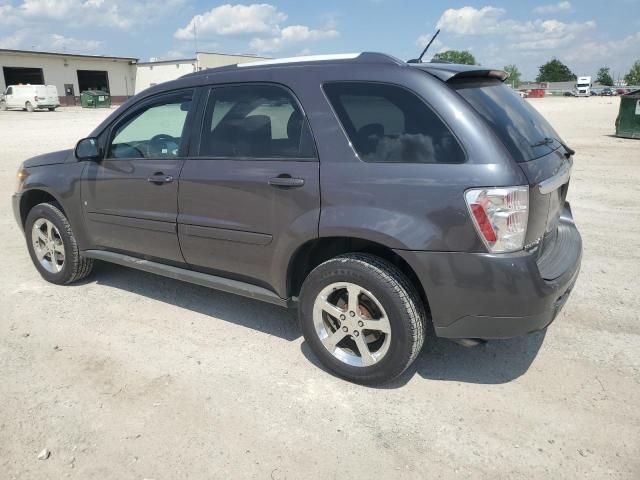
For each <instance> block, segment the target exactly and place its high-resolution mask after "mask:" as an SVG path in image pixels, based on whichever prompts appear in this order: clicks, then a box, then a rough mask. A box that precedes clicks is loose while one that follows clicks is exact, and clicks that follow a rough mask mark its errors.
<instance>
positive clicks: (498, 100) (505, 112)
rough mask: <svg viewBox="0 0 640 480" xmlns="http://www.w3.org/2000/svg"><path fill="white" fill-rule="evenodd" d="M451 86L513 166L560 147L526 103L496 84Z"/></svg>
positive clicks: (488, 81)
mask: <svg viewBox="0 0 640 480" xmlns="http://www.w3.org/2000/svg"><path fill="white" fill-rule="evenodd" d="M451 86H452V87H453V88H454V89H455V90H456V91H457V92H458V93H459V94H460V95H462V96H463V97H464V99H465V100H467V102H469V103H470V104H471V106H472V107H473V108H474V109H475V110H476V111H477V112H478V113H479V114H480V115H481V116H482V117H484V119H485V120H486V121H487V122H488V123H489V125H490V127H491V128H492V129H493V131H494V132H495V134H496V135H497V136H498V138H500V140H501V141H502V143H504V145H505V147H507V150H509V153H511V155H512V156H513V158H514V160H516V161H517V162H528V161H529V160H534V159H536V158H539V157H542V156H544V155H547V154H548V153H550V152H551V151H553V150H556V149H557V148H558V147H560V142H559V141H558V140H559V138H560V137H558V134H557V133H556V132H555V130H554V129H553V128H552V127H551V125H549V122H547V121H546V120H545V119H544V117H543V116H542V115H540V114H539V113H538V112H537V110H536V109H535V108H533V107H532V106H531V105H529V103H528V102H527V101H526V100H523V99H522V98H520V96H519V95H518V94H517V93H516V92H514V91H513V90H512V89H511V88H509V87H508V86H506V85H505V84H504V83H502V82H501V81H499V80H493V79H486V80H485V79H482V80H478V79H460V80H455V81H454V82H452V83H451Z"/></svg>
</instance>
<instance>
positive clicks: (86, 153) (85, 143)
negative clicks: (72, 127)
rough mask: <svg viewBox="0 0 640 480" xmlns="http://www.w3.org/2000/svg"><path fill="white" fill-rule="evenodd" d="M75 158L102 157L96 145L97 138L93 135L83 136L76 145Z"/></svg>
mask: <svg viewBox="0 0 640 480" xmlns="http://www.w3.org/2000/svg"><path fill="white" fill-rule="evenodd" d="M75 155H76V158H77V159H78V160H80V161H82V160H93V161H98V160H100V158H101V157H102V152H101V150H100V147H99V146H98V139H97V138H95V137H89V138H83V139H82V140H80V141H79V142H78V144H77V145H76V150H75Z"/></svg>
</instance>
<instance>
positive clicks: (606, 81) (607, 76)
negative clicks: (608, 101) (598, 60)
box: [596, 67, 613, 87]
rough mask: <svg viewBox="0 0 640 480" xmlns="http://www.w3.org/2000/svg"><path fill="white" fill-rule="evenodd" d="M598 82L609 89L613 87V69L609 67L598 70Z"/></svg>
mask: <svg viewBox="0 0 640 480" xmlns="http://www.w3.org/2000/svg"><path fill="white" fill-rule="evenodd" d="M596 82H598V83H599V84H601V85H606V86H607V87H613V77H612V76H611V69H610V68H609V67H602V68H601V69H600V70H598V74H597V75H596Z"/></svg>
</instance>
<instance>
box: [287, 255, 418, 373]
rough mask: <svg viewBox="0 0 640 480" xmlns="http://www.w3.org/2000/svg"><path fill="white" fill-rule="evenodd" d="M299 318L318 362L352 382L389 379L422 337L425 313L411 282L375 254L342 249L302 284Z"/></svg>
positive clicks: (413, 356) (403, 366) (408, 359)
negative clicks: (344, 253)
mask: <svg viewBox="0 0 640 480" xmlns="http://www.w3.org/2000/svg"><path fill="white" fill-rule="evenodd" d="M299 318H300V323H301V326H302V331H303V334H304V338H305V340H306V341H307V343H308V344H309V347H310V348H311V350H312V351H313V353H314V354H315V355H316V356H317V357H318V358H319V359H320V361H321V362H322V364H323V365H324V366H325V367H326V368H327V369H329V370H330V371H332V372H333V373H335V374H337V375H338V376H340V377H343V378H345V379H348V380H351V381H353V382H356V383H362V384H370V385H371V384H380V383H385V382H389V381H391V380H393V379H394V378H396V377H398V376H399V375H400V374H402V372H404V371H405V370H406V369H407V367H409V365H411V363H412V362H413V361H414V360H415V359H416V357H417V356H418V353H419V352H420V349H421V348H422V344H423V343H424V335H425V326H426V314H425V310H424V305H423V303H422V301H421V300H420V297H419V296H418V294H417V292H416V290H415V288H414V287H413V285H412V284H411V283H410V282H409V280H408V279H407V277H406V276H405V275H404V274H403V273H402V272H401V271H400V270H399V269H398V268H397V267H396V266H394V265H393V264H391V263H390V262H388V261H386V260H383V259H381V258H379V257H377V256H374V255H369V254H360V253H358V254H348V255H341V256H339V257H336V258H333V259H331V260H328V261H326V262H324V263H323V264H321V265H319V266H318V267H316V268H315V269H314V270H313V271H312V272H311V273H310V274H309V275H308V277H307V278H306V280H305V281H304V284H303V286H302V290H301V292H300V305H299Z"/></svg>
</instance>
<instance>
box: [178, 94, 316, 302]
mask: <svg viewBox="0 0 640 480" xmlns="http://www.w3.org/2000/svg"><path fill="white" fill-rule="evenodd" d="M199 137H200V140H199V142H198V143H199V148H198V151H197V152H195V153H196V155H194V157H193V158H189V159H188V160H186V161H185V164H184V167H183V170H182V174H181V176H180V188H179V207H180V208H179V214H178V233H179V237H180V245H181V247H182V252H183V254H184V258H185V260H186V262H187V263H188V264H190V265H191V266H192V267H193V268H195V269H198V270H202V271H206V272H208V273H214V274H222V275H224V276H227V277H231V278H235V279H238V280H244V281H248V282H251V283H254V284H258V285H261V286H265V287H267V288H269V287H271V288H273V289H274V290H275V291H276V293H278V294H280V295H281V296H285V290H286V286H285V285H283V284H282V280H281V278H282V275H281V273H282V269H283V268H284V269H285V270H286V267H287V265H288V260H289V255H290V254H291V249H292V248H294V246H295V245H297V244H299V243H300V242H301V241H303V240H304V239H305V238H315V237H317V234H318V221H319V215H320V185H319V163H318V159H317V155H316V152H315V146H314V143H313V139H312V135H311V130H310V129H309V125H308V123H307V120H306V118H305V116H304V113H303V111H302V109H301V108H300V106H299V104H298V102H297V101H296V99H295V98H294V97H293V95H292V94H291V93H290V92H289V91H288V90H287V89H285V88H283V87H281V86H278V85H273V84H241V85H231V86H222V87H216V88H212V89H211V90H210V92H209V97H208V101H207V105H206V108H205V109H204V118H203V125H202V130H201V132H200V135H199Z"/></svg>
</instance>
